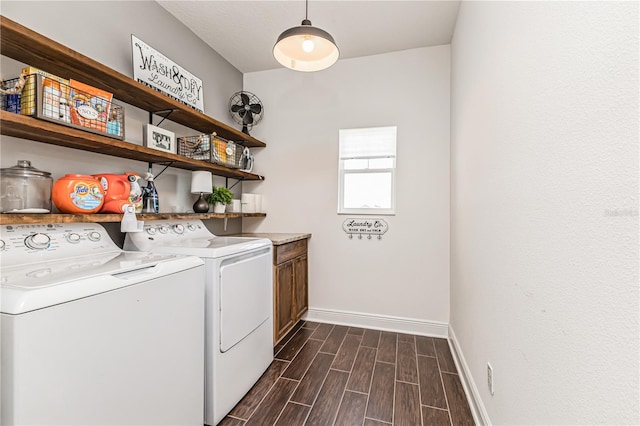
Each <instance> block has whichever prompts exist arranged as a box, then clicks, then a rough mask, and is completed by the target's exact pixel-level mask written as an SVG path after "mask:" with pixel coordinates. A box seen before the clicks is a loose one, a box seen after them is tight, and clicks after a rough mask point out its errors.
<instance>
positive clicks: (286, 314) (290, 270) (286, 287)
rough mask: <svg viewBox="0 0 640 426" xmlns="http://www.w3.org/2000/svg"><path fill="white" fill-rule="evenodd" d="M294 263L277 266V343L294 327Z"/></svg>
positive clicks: (275, 317) (275, 282)
mask: <svg viewBox="0 0 640 426" xmlns="http://www.w3.org/2000/svg"><path fill="white" fill-rule="evenodd" d="M293 263H294V261H289V262H285V263H281V264H279V265H276V267H275V277H274V278H275V279H274V285H275V291H274V294H275V306H274V319H275V330H274V335H275V341H276V342H277V341H278V340H279V339H280V338H281V337H282V336H283V335H284V334H285V333H286V332H287V331H288V329H289V328H290V327H292V326H293V323H294V316H293V303H294V301H293V291H294V289H293V281H294V266H293Z"/></svg>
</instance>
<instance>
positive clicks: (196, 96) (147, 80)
mask: <svg viewBox="0 0 640 426" xmlns="http://www.w3.org/2000/svg"><path fill="white" fill-rule="evenodd" d="M131 50H132V54H133V79H134V80H136V81H139V82H140V83H142V84H144V85H146V86H149V87H151V88H152V89H155V90H157V91H158V92H161V93H164V94H165V95H167V96H169V97H171V98H173V99H175V100H177V101H180V102H182V103H183V104H186V105H189V106H190V107H192V108H195V109H197V110H198V111H200V112H202V113H204V93H203V91H202V80H200V79H199V78H198V77H196V76H194V75H193V74H191V73H190V72H189V71H187V70H185V69H184V68H182V67H181V66H180V65H178V64H176V63H175V62H173V61H172V60H171V59H169V58H167V57H166V56H164V55H163V54H162V53H160V52H158V51H157V50H155V49H154V48H153V47H151V46H149V45H148V44H147V43H145V42H144V41H142V40H140V39H139V38H137V37H136V36H134V35H133V34H131Z"/></svg>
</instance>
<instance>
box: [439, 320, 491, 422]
mask: <svg viewBox="0 0 640 426" xmlns="http://www.w3.org/2000/svg"><path fill="white" fill-rule="evenodd" d="M449 347H450V348H451V354H452V355H453V361H454V362H455V364H456V368H457V369H458V376H459V377H460V381H461V382H462V387H464V392H465V394H466V395H467V401H468V402H469V407H470V408H471V414H472V415H473V420H474V421H475V423H476V425H487V426H489V425H491V420H490V419H489V414H487V410H486V408H485V407H484V404H483V402H482V398H480V392H478V387H477V386H476V383H475V381H474V380H473V377H472V376H471V371H470V370H469V366H468V365H467V361H466V360H465V359H464V355H463V354H462V350H461V349H460V345H459V344H458V339H456V334H455V333H454V332H453V327H451V325H449Z"/></svg>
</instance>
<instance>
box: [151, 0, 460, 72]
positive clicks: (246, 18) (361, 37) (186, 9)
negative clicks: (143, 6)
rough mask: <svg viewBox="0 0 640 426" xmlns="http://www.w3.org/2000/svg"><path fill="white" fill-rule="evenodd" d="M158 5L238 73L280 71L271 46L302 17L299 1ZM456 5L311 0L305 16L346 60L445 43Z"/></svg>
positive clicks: (452, 1) (396, 0) (162, 0)
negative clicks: (328, 34)
mask: <svg viewBox="0 0 640 426" xmlns="http://www.w3.org/2000/svg"><path fill="white" fill-rule="evenodd" d="M157 2H158V3H159V4H160V5H161V6H162V7H163V8H165V9H166V10H167V11H168V12H169V13H171V14H172V15H173V16H175V17H176V18H177V19H178V20H179V21H181V22H182V23H183V24H185V25H186V26H187V27H189V28H190V29H191V30H192V31H193V32H194V33H195V34H196V35H197V36H198V37H200V38H201V39H202V40H204V42H205V43H207V44H208V45H209V46H211V48H213V49H214V50H215V51H216V52H218V53H219V54H220V55H222V56H223V57H224V58H225V59H226V60H227V61H229V62H230V63H231V64H232V65H233V66H235V67H236V68H237V69H238V70H239V71H241V72H242V73H248V72H254V71H263V70H268V69H273V68H280V67H281V66H280V64H278V62H277V61H276V60H275V59H274V58H273V55H272V53H271V51H272V49H273V45H274V44H275V42H276V39H277V38H278V36H279V35H280V33H281V32H283V31H284V30H286V29H288V28H291V27H294V26H298V25H300V23H301V22H302V20H303V19H304V17H305V2H304V1H303V0H285V1H282V0H279V1H271V0H253V1H244V0H226V1H203V0H201V1H184V0H180V1H177V0H175V1H167V0H157ZM459 6H460V1H459V0H450V1H446V0H445V1H424V0H423V1H420V0H413V1H405V0H392V1H376V0H353V1H344V0H342V1H337V0H311V1H310V2H309V14H308V18H309V20H310V21H311V22H312V24H313V26H316V27H319V28H322V29H323V30H325V31H327V32H329V33H330V34H331V35H332V36H333V38H334V39H335V40H336V43H337V44H338V48H339V49H340V58H341V59H346V58H355V57H359V56H369V55H376V54H381V53H388V52H394V51H400V50H406V49H413V48H418V47H426V46H437V45H440V44H448V43H450V42H451V37H452V35H453V30H454V27H455V22H456V17H457V15H458V8H459Z"/></svg>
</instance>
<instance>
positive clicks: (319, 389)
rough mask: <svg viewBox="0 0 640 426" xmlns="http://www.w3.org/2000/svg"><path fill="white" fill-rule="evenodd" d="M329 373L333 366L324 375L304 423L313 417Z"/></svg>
mask: <svg viewBox="0 0 640 426" xmlns="http://www.w3.org/2000/svg"><path fill="white" fill-rule="evenodd" d="M327 338H329V336H327ZM329 355H331V354H329ZM331 362H332V363H333V361H331ZM329 371H331V366H329V369H328V370H327V372H326V373H325V375H324V378H323V379H322V384H321V385H320V388H318V393H317V394H316V396H315V397H314V398H313V403H312V404H311V410H309V414H307V418H306V419H304V423H306V422H307V420H308V419H309V416H310V415H311V412H312V411H313V409H314V408H315V405H316V401H317V400H318V397H319V396H320V392H322V387H323V386H324V384H325V382H326V381H327V376H329ZM291 395H293V394H291ZM304 423H303V424H304Z"/></svg>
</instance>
